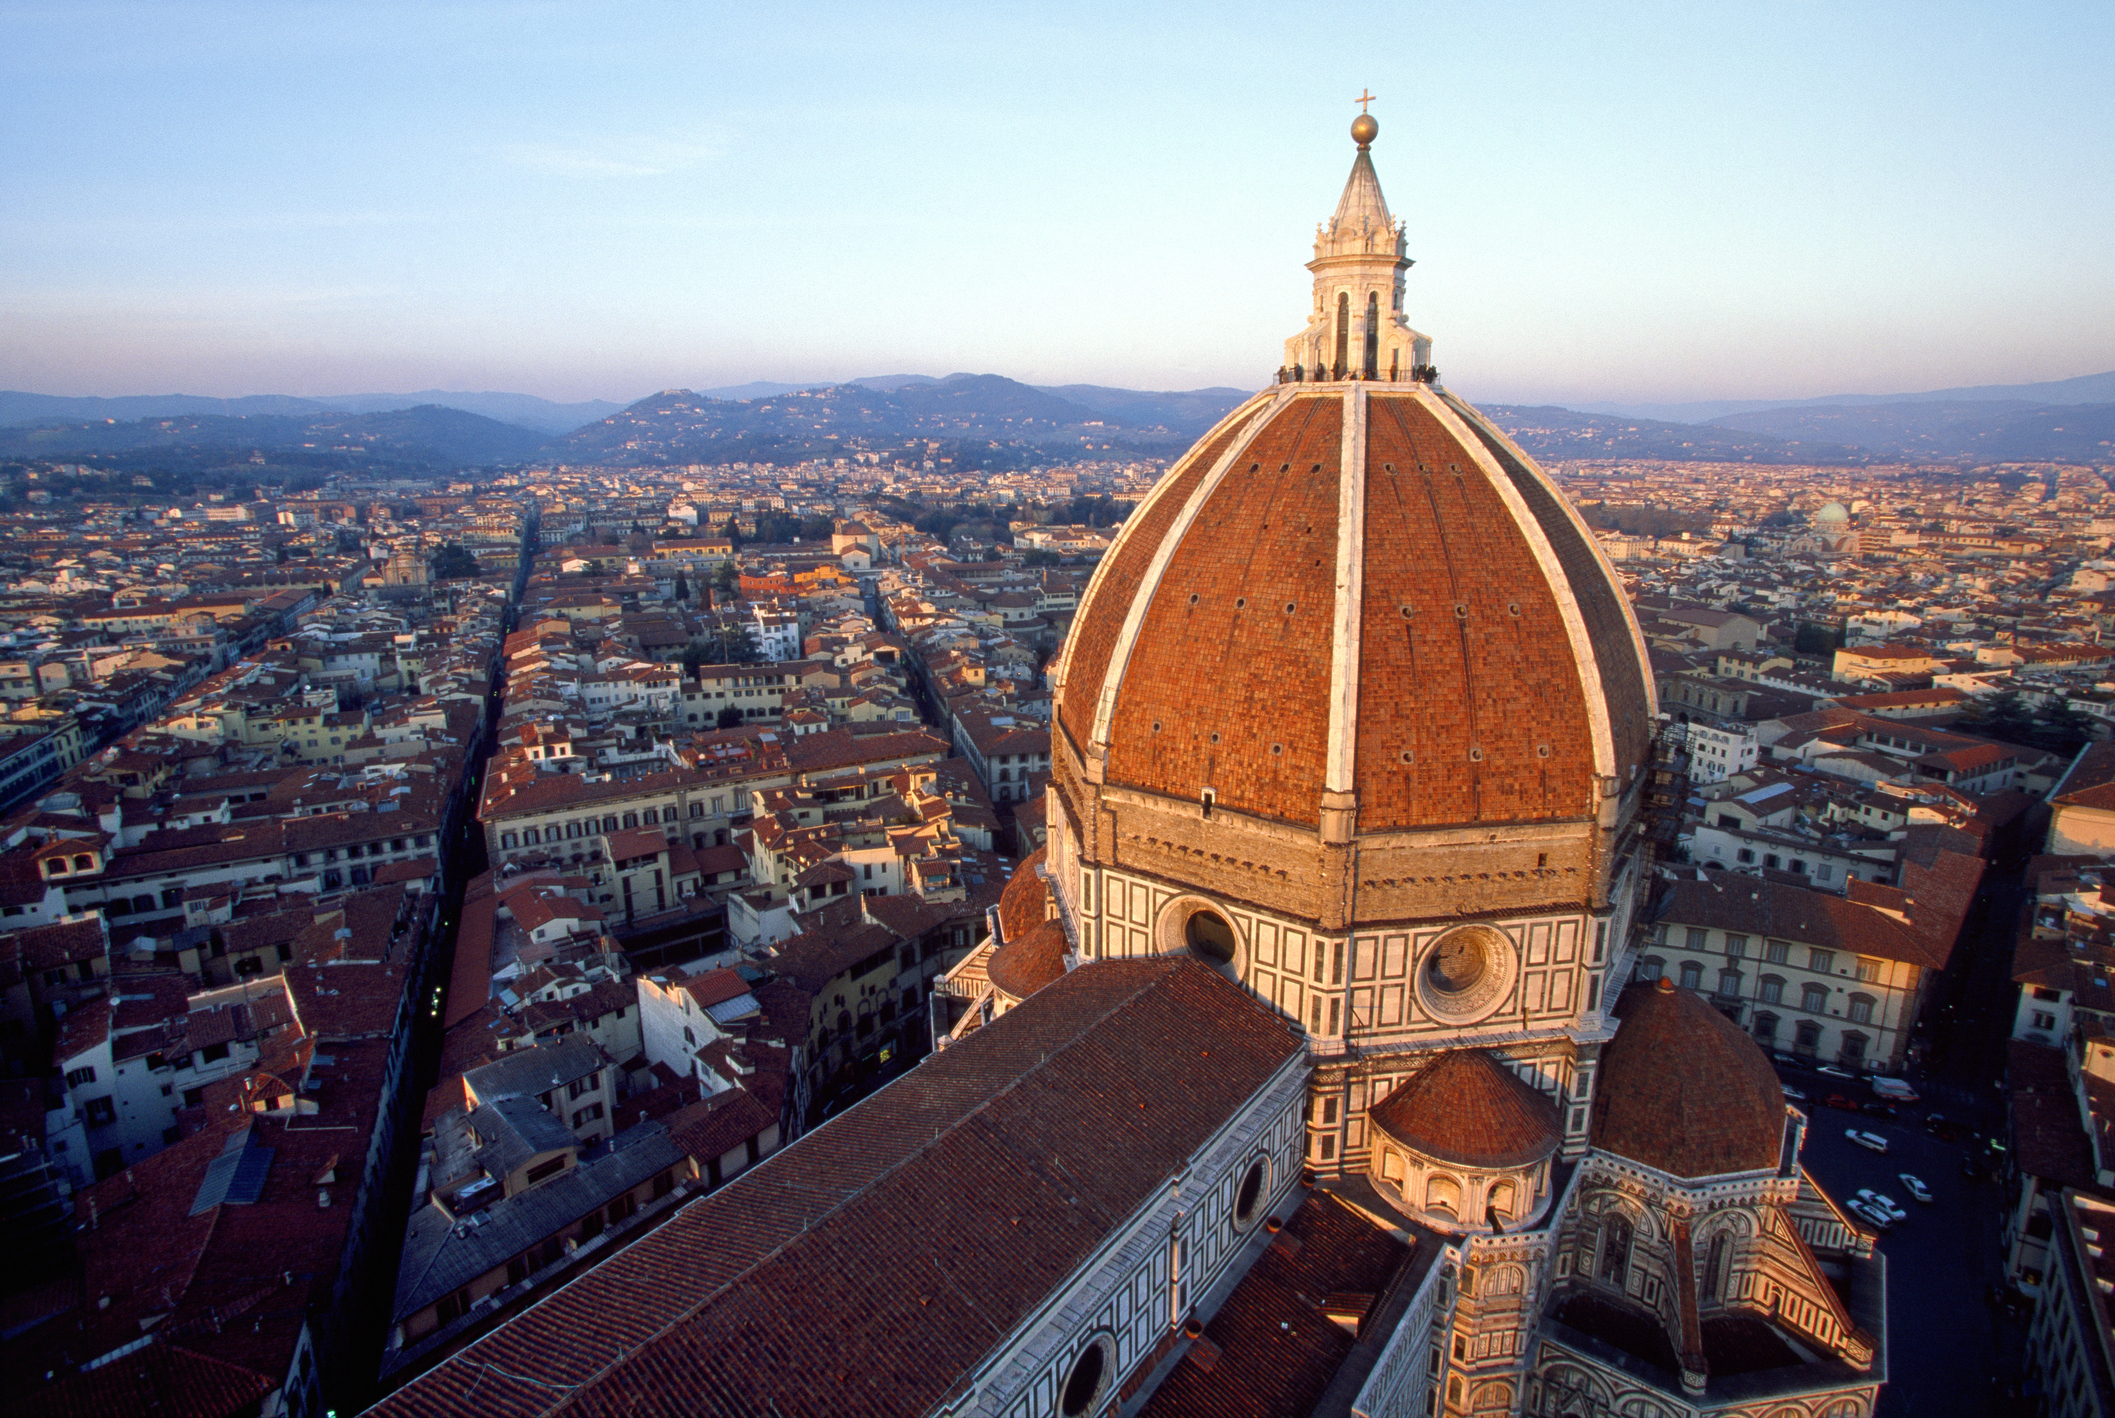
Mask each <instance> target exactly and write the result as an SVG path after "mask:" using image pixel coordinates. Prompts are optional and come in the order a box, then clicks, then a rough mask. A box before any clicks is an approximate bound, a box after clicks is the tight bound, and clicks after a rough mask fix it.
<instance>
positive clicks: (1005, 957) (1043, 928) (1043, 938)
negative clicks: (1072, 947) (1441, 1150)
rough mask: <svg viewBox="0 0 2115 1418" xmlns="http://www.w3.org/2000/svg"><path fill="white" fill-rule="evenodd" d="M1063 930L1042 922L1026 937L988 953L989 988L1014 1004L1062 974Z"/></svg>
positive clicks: (985, 966)
mask: <svg viewBox="0 0 2115 1418" xmlns="http://www.w3.org/2000/svg"><path fill="white" fill-rule="evenodd" d="M1065 951H1066V946H1065V929H1064V927H1063V926H1060V925H1059V924H1058V923H1057V922H1056V921H1044V922H1043V923H1042V924H1040V925H1038V926H1036V927H1035V928H1034V929H1032V930H1030V931H1029V932H1028V933H1027V934H1025V935H1022V936H1018V937H1016V938H1015V939H1013V940H1009V941H1007V942H1006V944H1004V945H1002V946H1000V947H999V948H998V949H997V950H995V951H993V952H992V953H991V959H990V960H988V961H986V962H985V965H984V973H985V975H986V977H987V978H989V979H990V980H991V983H992V985H993V986H994V987H995V988H996V989H997V990H998V991H999V992H1000V993H1001V994H1004V995H1006V996H1007V997H1008V998H1010V999H1012V1000H1013V1001H1014V1002H1015V1003H1016V1004H1018V1003H1020V1002H1021V1001H1022V1000H1024V999H1027V998H1028V997H1029V996H1030V995H1032V994H1034V993H1035V992H1036V991H1037V990H1040V989H1041V988H1043V986H1045V985H1047V984H1049V983H1050V982H1051V981H1053V980H1056V979H1059V978H1061V977H1063V975H1064V973H1065Z"/></svg>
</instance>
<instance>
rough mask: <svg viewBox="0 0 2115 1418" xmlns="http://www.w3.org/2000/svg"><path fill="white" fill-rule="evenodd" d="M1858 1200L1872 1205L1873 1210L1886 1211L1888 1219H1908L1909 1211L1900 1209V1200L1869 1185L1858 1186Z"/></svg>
mask: <svg viewBox="0 0 2115 1418" xmlns="http://www.w3.org/2000/svg"><path fill="white" fill-rule="evenodd" d="M1858 1200H1860V1201H1862V1202H1864V1203H1865V1204H1866V1205H1867V1206H1870V1207H1872V1208H1873V1210H1875V1211H1880V1212H1884V1213H1886V1215H1887V1218H1888V1219H1889V1220H1890V1221H1907V1220H1909V1213H1908V1212H1906V1211H1904V1210H1903V1209H1902V1205H1901V1203H1900V1202H1898V1201H1896V1200H1895V1199H1894V1198H1893V1197H1891V1196H1888V1195H1885V1194H1884V1193H1881V1192H1876V1191H1873V1190H1872V1189H1871V1188H1869V1187H1860V1188H1858Z"/></svg>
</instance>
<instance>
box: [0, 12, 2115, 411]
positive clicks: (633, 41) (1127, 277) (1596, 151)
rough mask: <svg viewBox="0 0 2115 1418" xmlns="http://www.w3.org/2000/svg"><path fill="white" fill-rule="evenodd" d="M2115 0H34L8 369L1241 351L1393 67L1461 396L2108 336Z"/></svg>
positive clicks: (1916, 363)
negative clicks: (771, 0)
mask: <svg viewBox="0 0 2115 1418" xmlns="http://www.w3.org/2000/svg"><path fill="white" fill-rule="evenodd" d="M2111 41H2115V5H2110V4H2109V3H2107V0H2083V3H2075V4H2058V3H2046V4H2035V3H2021V0H2015V2H2014V3H2011V4H2007V5H1990V4H1987V3H1981V4H1973V5H1970V4H1944V3H1935V0H1918V3H1903V4H1895V5H1885V4H1858V3H1847V2H1845V0H1836V2H1835V3H1823V2H1822V0H1816V2H1815V3H1799V2H1798V0H1779V3H1771V4H1763V3H1753V4H1734V3H1712V2H1708V0H1707V3H1697V0H1680V3H1669V4H1665V5H1645V4H1640V5H1588V6H1582V5H1579V4H1577V3H1564V4H1517V5H1514V4H1505V3H1493V0H1479V3H1475V4H1460V3H1450V4H1445V5H1435V4H1428V3H1411V4H1403V5H1382V4H1373V5H1367V6H1348V7H1347V6H1326V5H1325V6H1317V5H1313V4H1298V3H1276V4H1270V5H1258V6H1244V5H1238V4H1228V3H1223V0H1222V3H1214V4H1210V5H1204V4H1197V5H1188V6H1172V5H1169V6H1156V5H1153V4H1150V3H1148V4H1139V3H1130V4H1122V5H1108V6H1085V5H1081V6H1024V5H993V4H977V5H962V6H959V7H953V6H943V5H919V6H892V5H876V4H873V3H861V4H854V5H838V4H833V3H817V0H805V2H804V3H801V4H797V5H796V4H785V5H769V6H767V5H759V4H743V5H733V4H726V3H709V0H686V3H677V4H646V3H618V2H617V0H606V3H599V4H592V5H589V4H577V5H557V4H552V5H538V4H447V3H441V0H415V3H409V4H391V3H384V0H358V2H357V3H344V4H339V3H323V0H317V3H303V0H271V3H264V4H256V5H243V4H219V3H185V2H184V0H156V3H150V4H140V5H123V4H98V3H93V0H62V2H61V3H51V4H24V3H5V2H4V0H0V84H4V90H5V93H6V95H7V97H6V100H5V103H4V105H0V387H8V388H16V389H28V390H35V391H41V392H47V393H68V394H130V393H162V392H171V391H182V392H186V393H201V394H223V395H230V394H243V393H262V392H273V393H297V394H323V393H350V392H359V391H371V390H409V389H420V388H431V387H441V388H450V389H511V390H522V391H526V392H530V393H536V394H542V395H544V396H546V397H550V398H558V399H579V398H590V397H597V398H610V399H624V400H628V399H631V398H635V397H638V396H640V395H642V394H645V393H648V392H651V391H653V390H655V389H660V388H666V387H672V386H687V387H691V388H706V387H710V386H713V385H721V384H730V383H739V382H744V381H747V380H751V379H787V380H793V379H798V380H806V379H816V378H849V377H854V376H858V375H865V374H884V373H897V372H922V373H933V374H940V373H946V372H949V371H952V370H974V371H979V372H984V371H989V372H994V373H1000V374H1006V375H1010V376H1013V377H1015V378H1019V379H1025V380H1030V381H1033V382H1037V383H1063V382H1072V381H1089V382H1095V383H1105V384H1122V385H1130V386H1133V387H1146V388H1190V387H1196V386H1201V385H1206V384H1231V385H1237V386H1244V387H1255V386H1258V385H1260V384H1262V383H1263V382H1265V381H1266V380H1267V379H1268V378H1269V375H1270V372H1271V371H1272V370H1273V369H1274V368H1275V367H1276V365H1277V363H1278V360H1279V356H1280V350H1281V343H1282V341H1283V340H1284V339H1285V337H1286V336H1288V335H1290V334H1292V333H1294V332H1295V331H1296V330H1297V329H1298V328H1299V327H1300V325H1301V324H1302V322H1303V320H1304V317H1305V313H1306V309H1307V300H1308V294H1307V291H1308V279H1309V278H1308V276H1307V273H1306V272H1305V271H1303V270H1302V269H1300V267H1301V263H1302V262H1303V261H1305V260H1306V259H1308V257H1309V256H1310V255H1311V254H1312V253H1311V242H1312V240H1313V232H1314V223H1315V222H1316V220H1317V219H1319V218H1322V217H1324V216H1326V215H1327V214H1328V213H1329V211H1330V210H1331V208H1332V207H1333V206H1334V204H1335V201H1336V197H1337V193H1338V191H1339V189H1340V187H1341V185H1342V183H1343V180H1344V175H1345V172H1346V170H1347V169H1348V167H1349V164H1350V161H1351V157H1352V151H1353V149H1352V145H1351V142H1350V140H1349V138H1348V137H1347V136H1346V134H1345V129H1346V126H1347V125H1348V124H1349V122H1350V120H1351V118H1352V117H1353V116H1354V115H1355V114H1356V113H1357V111H1358V109H1357V105H1356V104H1354V103H1352V102H1351V101H1350V100H1351V99H1352V97H1353V95H1355V94H1357V93H1358V92H1359V90H1360V89H1361V88H1362V87H1364V86H1371V88H1372V90H1373V92H1374V93H1376V94H1378V95H1379V96H1380V98H1379V101H1378V102H1377V103H1376V104H1375V105H1374V110H1373V111H1374V113H1375V116H1376V117H1378V118H1379V119H1380V122H1381V136H1380V139H1379V141H1378V142H1377V143H1376V144H1375V147H1374V156H1375V160H1376V162H1377V164H1378V166H1379V169H1380V174H1381V180H1382V184H1383V186H1384V188H1385V189H1386V191H1387V194H1388V198H1389V201H1390V204H1391V206H1392V207H1393V208H1394V210H1395V212H1396V214H1397V215H1398V216H1400V217H1402V218H1403V219H1405V220H1406V221H1407V222H1408V226H1409V244H1410V252H1411V254H1412V255H1413V256H1415V257H1416V258H1418V264H1417V266H1416V268H1415V269H1414V270H1412V272H1411V273H1410V294H1409V300H1408V313H1409V316H1410V319H1411V321H1412V323H1413V324H1415V325H1417V326H1418V327H1419V328H1420V329H1422V330H1424V331H1425V332H1427V333H1428V334H1430V335H1432V336H1433V338H1434V341H1435V357H1436V362H1437V363H1438V365H1439V367H1440V369H1441V370H1442V371H1443V373H1444V374H1445V376H1446V378H1447V381H1448V383H1449V385H1450V386H1452V387H1453V388H1455V389H1457V390H1458V391H1460V392H1462V393H1463V394H1465V395H1467V396H1468V397H1470V398H1472V399H1484V400H1490V401H1506V400H1560V401H1561V400H1571V401H1588V400H1594V399H1685V398H1707V397H1710V398H1716V397H1736V398H1737V397H1769V398H1775V397H1794V396H1804V395H1816V394H1827V393H1837V392H1850V391H1870V392H1891V391H1906V390H1914V389H1926V388H1935V387H1944V386H1948V385H1955V384H1977V383H2011V382H2017V381H2024V380H2037V379H2053V378H2064V377H2068V376H2071V375H2076V374H2085V373H2093V372H2098V371H2101V370H2105V369H2109V368H2115V334H2111V332H2115V259H2111V258H2115V172H2111V167H2115V164H2111V160H2110V155H2111V154H2115V83H2111V82H2110V80H2109V77H2108V75H2109V72H2110V68H2109V66H2110V60H2111V57H2115V44H2111Z"/></svg>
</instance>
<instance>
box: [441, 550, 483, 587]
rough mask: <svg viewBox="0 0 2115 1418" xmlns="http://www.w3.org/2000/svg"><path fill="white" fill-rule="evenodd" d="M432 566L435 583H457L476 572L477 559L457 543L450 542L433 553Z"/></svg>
mask: <svg viewBox="0 0 2115 1418" xmlns="http://www.w3.org/2000/svg"><path fill="white" fill-rule="evenodd" d="M432 564H433V579H434V580H436V581H459V580H462V579H463V578H464V577H468V576H475V575H477V572H478V566H477V558H476V557H475V556H473V555H471V554H470V553H469V552H467V551H465V550H463V548H462V545H461V544H460V543H457V542H450V543H448V545H446V546H444V547H442V548H441V549H440V550H439V551H437V552H435V553H434V554H433V562H432Z"/></svg>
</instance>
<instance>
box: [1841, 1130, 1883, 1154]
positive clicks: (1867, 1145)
mask: <svg viewBox="0 0 2115 1418" xmlns="http://www.w3.org/2000/svg"><path fill="white" fill-rule="evenodd" d="M1843 1135H1844V1136H1845V1137H1847V1138H1849V1139H1850V1140H1851V1141H1852V1142H1855V1143H1857V1144H1858V1145H1859V1146H1860V1147H1862V1148H1864V1149H1865V1150H1866V1151H1868V1152H1885V1151H1887V1139H1886V1138H1884V1137H1882V1136H1881V1135H1880V1134H1879V1133H1877V1132H1860V1131H1859V1130H1858V1129H1857V1128H1845V1129H1844V1130H1843Z"/></svg>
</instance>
